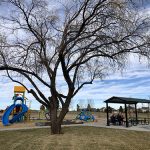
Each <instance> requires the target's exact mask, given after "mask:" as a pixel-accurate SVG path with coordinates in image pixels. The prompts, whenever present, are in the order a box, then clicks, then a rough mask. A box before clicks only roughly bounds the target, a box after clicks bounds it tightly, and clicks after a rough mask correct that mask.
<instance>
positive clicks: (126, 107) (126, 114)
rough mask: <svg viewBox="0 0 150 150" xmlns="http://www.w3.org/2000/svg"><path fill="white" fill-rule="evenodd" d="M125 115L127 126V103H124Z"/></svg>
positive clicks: (127, 125)
mask: <svg viewBox="0 0 150 150" xmlns="http://www.w3.org/2000/svg"><path fill="white" fill-rule="evenodd" d="M125 117H126V127H129V124H128V115H127V104H125Z"/></svg>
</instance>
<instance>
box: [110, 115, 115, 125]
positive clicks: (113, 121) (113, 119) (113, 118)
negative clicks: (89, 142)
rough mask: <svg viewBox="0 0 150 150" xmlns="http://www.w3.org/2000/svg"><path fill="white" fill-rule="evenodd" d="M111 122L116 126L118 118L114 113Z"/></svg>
mask: <svg viewBox="0 0 150 150" xmlns="http://www.w3.org/2000/svg"><path fill="white" fill-rule="evenodd" d="M110 122H111V123H112V124H116V116H115V114H114V112H113V113H112V115H111V116H110Z"/></svg>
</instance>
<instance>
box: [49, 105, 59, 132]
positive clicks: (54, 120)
mask: <svg viewBox="0 0 150 150" xmlns="http://www.w3.org/2000/svg"><path fill="white" fill-rule="evenodd" d="M50 117H51V133H52V134H60V133H61V123H60V122H58V120H57V109H56V108H53V109H51V112H50Z"/></svg>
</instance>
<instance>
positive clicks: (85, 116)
mask: <svg viewBox="0 0 150 150" xmlns="http://www.w3.org/2000/svg"><path fill="white" fill-rule="evenodd" d="M76 119H79V120H83V121H94V120H95V117H94V116H93V115H92V114H91V112H90V111H86V110H82V111H81V112H80V113H79V114H78V115H77V117H76Z"/></svg>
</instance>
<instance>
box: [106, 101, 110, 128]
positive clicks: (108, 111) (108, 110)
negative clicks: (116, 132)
mask: <svg viewBox="0 0 150 150" xmlns="http://www.w3.org/2000/svg"><path fill="white" fill-rule="evenodd" d="M106 111H107V126H109V125H110V124H109V110H108V103H106Z"/></svg>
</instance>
